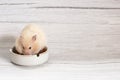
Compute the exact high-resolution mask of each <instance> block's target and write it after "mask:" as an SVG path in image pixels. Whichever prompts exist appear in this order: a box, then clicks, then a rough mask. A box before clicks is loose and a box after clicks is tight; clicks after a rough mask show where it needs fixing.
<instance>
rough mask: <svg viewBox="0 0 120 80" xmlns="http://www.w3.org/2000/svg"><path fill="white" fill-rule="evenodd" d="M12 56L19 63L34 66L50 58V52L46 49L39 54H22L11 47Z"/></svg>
mask: <svg viewBox="0 0 120 80" xmlns="http://www.w3.org/2000/svg"><path fill="white" fill-rule="evenodd" d="M10 52H11V54H10V58H11V61H12V62H13V63H15V64H17V65H22V66H34V65H40V64H43V63H45V62H47V60H48V52H47V51H45V52H43V53H41V54H40V55H39V56H37V55H20V54H16V53H14V52H13V51H12V49H10Z"/></svg>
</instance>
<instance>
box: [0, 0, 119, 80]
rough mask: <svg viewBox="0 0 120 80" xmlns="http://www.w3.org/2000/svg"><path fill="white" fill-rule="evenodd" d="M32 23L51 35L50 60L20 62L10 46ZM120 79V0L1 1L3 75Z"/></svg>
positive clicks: (13, 78)
mask: <svg viewBox="0 0 120 80" xmlns="http://www.w3.org/2000/svg"><path fill="white" fill-rule="evenodd" d="M28 23H38V24H40V25H41V27H42V28H43V29H44V31H45V32H46V35H47V38H48V48H49V53H50V57H49V61H48V62H47V63H46V64H44V65H41V66H37V67H22V66H16V65H14V64H12V63H11V62H10V57H9V55H10V52H9V49H10V48H12V47H13V46H14V42H15V39H16V37H17V36H18V35H19V34H20V31H21V30H22V29H23V27H24V26H25V25H27V24H28ZM21 79H24V80H40V79H41V80H44V79H45V80H57V79H60V80H120V1H119V0H1V1H0V80H21Z"/></svg>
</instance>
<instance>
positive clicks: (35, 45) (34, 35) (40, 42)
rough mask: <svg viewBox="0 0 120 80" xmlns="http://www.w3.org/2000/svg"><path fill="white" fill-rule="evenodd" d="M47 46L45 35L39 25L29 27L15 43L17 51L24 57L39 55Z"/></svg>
mask: <svg viewBox="0 0 120 80" xmlns="http://www.w3.org/2000/svg"><path fill="white" fill-rule="evenodd" d="M45 46H46V38H45V34H44V32H43V31H42V30H41V29H40V28H39V26H38V25H37V24H29V25H27V26H26V27H25V28H24V29H23V30H22V32H21V34H20V36H19V37H18V38H17V39H16V42H15V48H16V50H17V51H18V52H19V53H22V54H24V55H34V54H37V53H38V52H39V51H40V50H42V49H43V48H44V47H45Z"/></svg>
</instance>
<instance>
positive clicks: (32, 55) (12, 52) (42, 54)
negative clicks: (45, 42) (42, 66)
mask: <svg viewBox="0 0 120 80" xmlns="http://www.w3.org/2000/svg"><path fill="white" fill-rule="evenodd" d="M9 51H10V52H11V53H12V54H14V55H19V56H37V54H34V55H21V54H17V53H14V52H13V50H12V48H10V49H9ZM44 53H47V50H46V51H45V52H43V53H41V54H39V55H43V54H44Z"/></svg>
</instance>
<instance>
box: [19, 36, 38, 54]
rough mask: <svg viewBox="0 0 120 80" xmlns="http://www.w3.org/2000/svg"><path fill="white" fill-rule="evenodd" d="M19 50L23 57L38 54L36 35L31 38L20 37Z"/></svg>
mask: <svg viewBox="0 0 120 80" xmlns="http://www.w3.org/2000/svg"><path fill="white" fill-rule="evenodd" d="M20 43H21V50H22V53H23V54H24V55H32V54H35V53H37V52H39V51H38V50H39V47H40V46H39V45H38V43H37V35H36V34H35V35H33V36H32V37H29V36H28V37H26V36H25V37H24V36H20Z"/></svg>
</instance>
